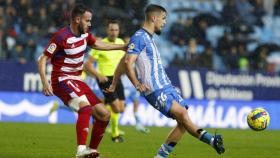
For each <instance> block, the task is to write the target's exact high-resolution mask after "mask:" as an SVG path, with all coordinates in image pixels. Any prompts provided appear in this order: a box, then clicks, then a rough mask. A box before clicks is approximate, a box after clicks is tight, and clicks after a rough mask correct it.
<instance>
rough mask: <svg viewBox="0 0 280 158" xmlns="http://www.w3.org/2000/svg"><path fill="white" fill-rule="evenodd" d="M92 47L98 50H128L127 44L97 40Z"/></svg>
mask: <svg viewBox="0 0 280 158" xmlns="http://www.w3.org/2000/svg"><path fill="white" fill-rule="evenodd" d="M92 48H94V49H98V50H126V48H127V44H111V43H105V42H103V41H101V40H96V42H95V43H94V45H93V47H92Z"/></svg>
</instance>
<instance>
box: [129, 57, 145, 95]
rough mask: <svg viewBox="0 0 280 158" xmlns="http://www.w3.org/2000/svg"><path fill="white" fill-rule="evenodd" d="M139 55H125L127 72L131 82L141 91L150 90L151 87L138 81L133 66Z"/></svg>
mask: <svg viewBox="0 0 280 158" xmlns="http://www.w3.org/2000/svg"><path fill="white" fill-rule="evenodd" d="M137 57H138V55H137V54H127V55H126V56H125V68H126V74H127V76H128V78H129V79H130V81H131V83H132V84H133V85H134V87H135V88H136V89H137V90H138V91H140V92H145V91H148V90H149V89H150V88H149V87H148V86H147V85H145V84H142V83H140V82H139V81H138V79H137V77H136V73H135V69H134V67H133V64H134V63H135V61H136V59H137Z"/></svg>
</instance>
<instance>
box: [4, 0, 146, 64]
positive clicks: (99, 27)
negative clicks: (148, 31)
mask: <svg viewBox="0 0 280 158" xmlns="http://www.w3.org/2000/svg"><path fill="white" fill-rule="evenodd" d="M76 3H84V4H86V5H87V6H90V7H91V8H92V9H93V11H94V13H93V21H92V25H93V26H92V32H93V33H94V34H95V35H97V36H101V37H102V36H104V35H105V30H104V28H105V27H104V26H105V23H106V20H107V19H119V20H120V21H126V22H125V23H123V24H122V25H123V26H122V28H125V30H124V29H123V30H122V36H124V35H125V34H131V33H132V32H133V31H135V30H136V29H137V28H138V27H139V26H140V25H141V21H142V20H143V18H144V17H143V14H142V9H143V8H144V6H145V5H146V0H94V1H92V0H0V60H10V61H17V62H19V63H22V64H24V63H26V62H30V61H35V60H37V58H38V56H39V55H40V54H41V53H42V52H43V49H44V47H45V46H46V45H47V42H48V39H49V38H50V37H51V35H52V34H53V33H54V32H55V31H57V30H58V29H60V28H61V27H63V26H67V24H68V20H69V16H70V11H71V8H72V7H73V6H74V5H75V4H76ZM139 13H140V14H139ZM104 19H106V20H104ZM128 19H130V20H128Z"/></svg>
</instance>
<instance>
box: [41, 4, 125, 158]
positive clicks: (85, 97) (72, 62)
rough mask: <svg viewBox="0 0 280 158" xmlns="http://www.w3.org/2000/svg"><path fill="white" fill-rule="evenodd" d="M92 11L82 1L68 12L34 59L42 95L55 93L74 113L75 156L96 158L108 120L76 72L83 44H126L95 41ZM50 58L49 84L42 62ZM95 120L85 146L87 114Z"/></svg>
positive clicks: (80, 67) (113, 47) (108, 47)
mask: <svg viewBox="0 0 280 158" xmlns="http://www.w3.org/2000/svg"><path fill="white" fill-rule="evenodd" d="M91 19H92V10H91V9H90V8H88V7H86V6H84V5H82V4H80V5H76V6H75V7H74V8H73V10H72V12H71V22H70V25H69V26H66V27H64V28H62V29H60V30H59V31H58V32H56V33H55V34H54V35H53V37H52V38H51V40H50V41H49V44H48V46H47V47H46V49H45V51H44V52H43V54H42V55H41V56H40V57H39V59H38V70H39V73H40V77H41V82H42V84H43V93H44V94H45V95H46V96H50V95H56V96H57V97H59V98H60V99H61V100H62V101H63V102H64V104H65V105H67V106H68V107H70V108H71V109H73V110H74V111H76V112H77V113H78V119H77V122H76V134H77V145H78V147H77V153H76V157H77V158H84V157H87V158H97V157H98V155H99V153H98V152H97V147H98V145H99V143H100V141H101V139H102V137H103V134H104V131H105V128H106V126H107V124H108V122H109V120H110V112H109V111H107V109H106V108H105V106H104V105H103V104H102V103H101V101H100V100H99V99H98V98H97V97H96V96H95V94H94V93H93V92H92V91H91V90H90V88H89V87H88V85H87V84H85V83H84V82H83V81H82V79H81V78H80V75H81V73H82V70H83V60H84V54H85V52H86V48H87V46H90V47H92V48H94V49H100V50H116V49H125V47H126V45H116V44H108V43H103V42H102V41H98V40H96V39H95V37H94V36H93V35H92V34H91V33H90V32H89V28H90V27H91ZM49 59H50V60H51V64H52V65H53V70H52V73H51V85H50V84H49V82H48V80H47V78H46V74H45V70H46V62H47V61H48V60H49ZM91 115H93V116H94V118H95V122H94V125H93V130H92V131H91V140H90V144H89V148H87V146H86V140H87V135H88V132H89V121H90V116H91Z"/></svg>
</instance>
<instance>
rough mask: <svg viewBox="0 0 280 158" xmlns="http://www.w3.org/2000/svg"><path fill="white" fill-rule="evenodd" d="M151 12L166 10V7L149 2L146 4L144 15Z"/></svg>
mask: <svg viewBox="0 0 280 158" xmlns="http://www.w3.org/2000/svg"><path fill="white" fill-rule="evenodd" d="M153 12H167V11H166V9H165V8H164V7H162V6H160V5H156V4H150V5H148V6H147V8H146V9H145V15H146V17H147V16H148V15H150V14H151V13H153Z"/></svg>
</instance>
